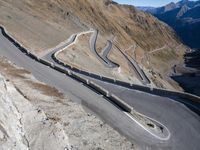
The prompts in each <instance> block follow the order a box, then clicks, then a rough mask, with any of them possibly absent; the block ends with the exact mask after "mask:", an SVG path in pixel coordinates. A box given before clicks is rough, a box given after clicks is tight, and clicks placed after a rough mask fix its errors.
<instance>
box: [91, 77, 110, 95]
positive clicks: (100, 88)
mask: <svg viewBox="0 0 200 150" xmlns="http://www.w3.org/2000/svg"><path fill="white" fill-rule="evenodd" d="M89 86H90V87H91V88H93V89H95V90H96V91H98V92H99V93H100V94H102V95H104V96H106V97H109V96H110V95H109V92H108V91H107V90H106V89H104V88H102V87H101V86H100V85H98V84H96V83H94V82H92V81H90V82H89Z"/></svg>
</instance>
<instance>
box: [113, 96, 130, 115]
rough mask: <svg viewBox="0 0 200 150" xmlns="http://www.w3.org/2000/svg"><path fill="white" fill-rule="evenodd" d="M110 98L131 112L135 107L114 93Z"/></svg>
mask: <svg viewBox="0 0 200 150" xmlns="http://www.w3.org/2000/svg"><path fill="white" fill-rule="evenodd" d="M110 100H111V101H112V102H113V103H114V104H116V105H117V106H118V107H120V108H121V109H122V110H124V111H126V112H129V113H131V111H132V109H133V108H132V107H131V106H130V105H128V104H127V103H125V102H124V101H123V100H121V99H120V98H118V97H117V96H115V95H114V94H111V96H110Z"/></svg>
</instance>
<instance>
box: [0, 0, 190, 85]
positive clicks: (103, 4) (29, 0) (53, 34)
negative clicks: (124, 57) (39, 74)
mask: <svg viewBox="0 0 200 150" xmlns="http://www.w3.org/2000/svg"><path fill="white" fill-rule="evenodd" d="M0 4H1V5H0V8H1V9H0V11H1V13H0V23H1V24H3V25H4V26H6V28H7V29H8V30H9V32H11V33H12V35H13V36H14V37H15V38H16V39H17V40H18V41H20V42H21V43H22V44H23V45H24V46H25V47H27V48H28V49H30V50H31V51H33V52H35V53H37V54H38V55H41V56H42V55H43V54H44V53H46V52H47V50H48V49H49V48H52V47H54V46H56V45H57V44H59V43H60V42H62V41H65V40H66V39H67V38H68V37H69V36H70V35H71V34H73V33H77V32H80V31H84V30H89V28H96V29H98V30H99V31H100V37H101V38H100V39H98V41H97V47H98V48H97V49H100V47H102V46H104V45H105V42H106V40H108V39H110V40H112V39H114V41H115V42H114V44H116V45H117V46H118V47H120V49H121V50H122V51H124V52H125V51H126V53H127V54H128V55H130V56H131V57H133V58H135V59H136V61H137V62H138V63H139V65H141V66H143V67H144V70H145V72H146V73H149V76H150V78H152V80H153V81H155V82H154V83H155V84H156V85H157V86H159V87H171V86H170V85H169V84H168V83H167V82H166V81H165V79H164V77H165V76H166V75H168V73H169V72H170V70H171V66H173V65H174V63H178V62H179V61H182V60H183V53H184V51H185V49H186V48H185V47H184V46H180V45H181V42H180V41H179V39H178V38H177V37H176V34H175V33H174V31H173V30H172V29H171V28H170V27H169V26H167V25H166V24H164V23H162V22H160V21H159V20H158V19H156V18H155V17H153V16H152V15H150V14H148V13H144V12H141V11H138V10H137V9H135V7H133V6H128V5H119V4H116V3H114V2H113V1H111V0H101V1H98V0H70V1H67V0H41V1H40V2H38V1H35V0H2V1H0ZM11 8H12V9H11ZM102 10H103V11H102ZM16 29H17V30H16ZM134 45H136V48H135V49H133V48H131V47H134ZM162 47H165V48H164V49H163V51H161V52H156V54H149V53H150V52H151V51H153V50H155V49H159V48H162ZM177 47H178V50H177ZM112 51H114V50H112ZM117 57H118V58H116V59H119V60H120V59H121V58H120V56H117ZM81 59H84V58H81ZM155 74H156V75H155Z"/></svg>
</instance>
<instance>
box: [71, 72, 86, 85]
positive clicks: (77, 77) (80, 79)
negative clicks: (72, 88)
mask: <svg viewBox="0 0 200 150" xmlns="http://www.w3.org/2000/svg"><path fill="white" fill-rule="evenodd" d="M72 77H73V78H75V79H76V80H78V81H80V82H82V83H85V84H89V80H88V79H85V78H83V77H81V76H79V75H77V74H75V73H72Z"/></svg>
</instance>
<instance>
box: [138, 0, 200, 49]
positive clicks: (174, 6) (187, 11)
mask: <svg viewBox="0 0 200 150" xmlns="http://www.w3.org/2000/svg"><path fill="white" fill-rule="evenodd" d="M138 9H140V10H143V9H141V7H138ZM143 11H146V12H149V13H151V14H153V15H154V16H156V17H157V18H158V19H160V20H162V21H164V22H165V23H167V24H168V25H170V26H171V27H172V28H173V29H174V30H175V31H176V32H177V34H178V35H179V36H180V37H181V39H182V40H183V42H184V43H185V44H187V45H188V46H190V47H191V48H196V49H200V0H198V1H189V0H182V1H180V2H178V3H173V2H172V3H169V4H167V5H166V6H163V7H158V8H149V9H148V8H147V9H145V10H143Z"/></svg>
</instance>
